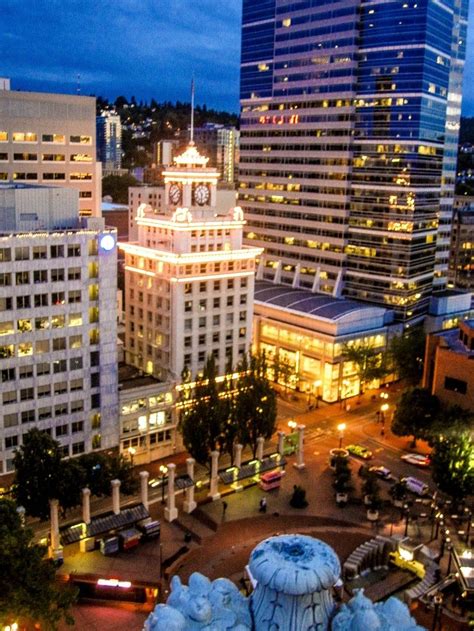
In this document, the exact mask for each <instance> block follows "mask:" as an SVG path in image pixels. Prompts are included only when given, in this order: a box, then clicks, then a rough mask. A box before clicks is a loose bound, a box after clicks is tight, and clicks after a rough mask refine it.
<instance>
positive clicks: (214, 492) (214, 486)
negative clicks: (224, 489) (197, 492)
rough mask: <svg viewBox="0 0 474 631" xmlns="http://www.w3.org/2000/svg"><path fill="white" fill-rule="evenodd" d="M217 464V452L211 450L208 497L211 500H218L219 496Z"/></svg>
mask: <svg viewBox="0 0 474 631" xmlns="http://www.w3.org/2000/svg"><path fill="white" fill-rule="evenodd" d="M218 466H219V452H218V451H211V481H210V489H209V493H208V497H210V498H211V499H212V501H213V502H215V501H216V500H218V499H219V498H220V496H221V494H220V493H219V479H218V477H217V472H218Z"/></svg>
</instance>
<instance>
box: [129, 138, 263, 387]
mask: <svg viewBox="0 0 474 631" xmlns="http://www.w3.org/2000/svg"><path fill="white" fill-rule="evenodd" d="M218 176H219V173H218V171H217V170H216V169H213V168H208V167H207V158H205V157H203V156H202V155H200V153H199V152H198V150H197V148H196V147H195V145H194V143H193V142H191V143H190V144H189V146H188V147H187V149H186V151H185V152H184V153H183V154H181V155H179V156H177V157H176V158H175V162H174V165H173V166H172V167H170V168H168V169H167V170H166V171H165V172H164V179H165V204H164V209H165V210H164V212H163V211H162V210H161V211H159V210H156V209H153V208H152V207H151V206H150V205H146V204H142V205H141V206H140V207H139V208H138V211H137V217H136V223H137V226H138V242H137V243H124V244H121V246H120V247H121V249H122V250H123V251H124V253H125V292H126V336H125V353H126V361H127V363H129V364H132V365H134V366H136V367H137V368H139V369H141V370H143V371H144V372H146V373H149V374H151V375H153V376H155V377H157V378H159V379H168V378H176V379H179V377H180V375H181V373H182V371H183V368H184V367H187V368H189V370H190V371H191V373H192V375H196V374H197V373H199V371H201V370H202V368H203V365H204V363H205V361H206V358H207V357H208V355H209V354H211V353H212V354H213V355H214V356H215V359H216V364H217V368H218V371H219V373H220V374H224V372H225V371H226V367H227V366H229V365H230V364H231V365H232V366H235V365H236V363H237V362H238V361H239V360H240V358H241V357H242V355H243V354H244V353H245V352H247V351H248V349H249V347H250V343H251V335H252V315H253V295H254V280H255V260H256V258H257V257H258V256H260V254H261V253H262V249H261V248H255V247H248V246H244V245H243V244H242V232H243V226H244V225H245V221H244V218H243V213H242V210H241V209H240V208H239V207H235V206H233V207H230V208H229V207H219V204H218V201H217V200H218V195H217V180H218Z"/></svg>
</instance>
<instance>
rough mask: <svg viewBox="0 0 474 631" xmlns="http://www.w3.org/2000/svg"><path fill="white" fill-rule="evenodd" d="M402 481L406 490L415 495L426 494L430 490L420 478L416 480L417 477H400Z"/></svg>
mask: <svg viewBox="0 0 474 631" xmlns="http://www.w3.org/2000/svg"><path fill="white" fill-rule="evenodd" d="M402 482H404V484H405V486H406V487H407V490H408V491H411V492H412V493H415V495H428V493H429V492H430V488H429V486H428V485H427V484H425V483H424V482H422V481H421V480H418V478H412V477H411V476H410V477H408V478H402Z"/></svg>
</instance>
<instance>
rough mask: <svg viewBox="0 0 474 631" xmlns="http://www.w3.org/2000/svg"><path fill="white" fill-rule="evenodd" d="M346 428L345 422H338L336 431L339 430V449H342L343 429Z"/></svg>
mask: <svg viewBox="0 0 474 631" xmlns="http://www.w3.org/2000/svg"><path fill="white" fill-rule="evenodd" d="M345 429H346V424H345V423H339V425H338V426H337V431H338V432H339V449H342V440H343V438H344V430H345Z"/></svg>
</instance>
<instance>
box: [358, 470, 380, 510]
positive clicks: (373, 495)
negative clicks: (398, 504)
mask: <svg viewBox="0 0 474 631" xmlns="http://www.w3.org/2000/svg"><path fill="white" fill-rule="evenodd" d="M362 492H363V493H364V495H365V497H366V498H367V505H368V506H369V508H370V509H371V510H379V509H380V508H381V507H382V501H381V498H380V485H379V483H378V480H377V476H376V475H375V473H373V472H372V471H367V474H366V475H365V478H364V483H363V484H362Z"/></svg>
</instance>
